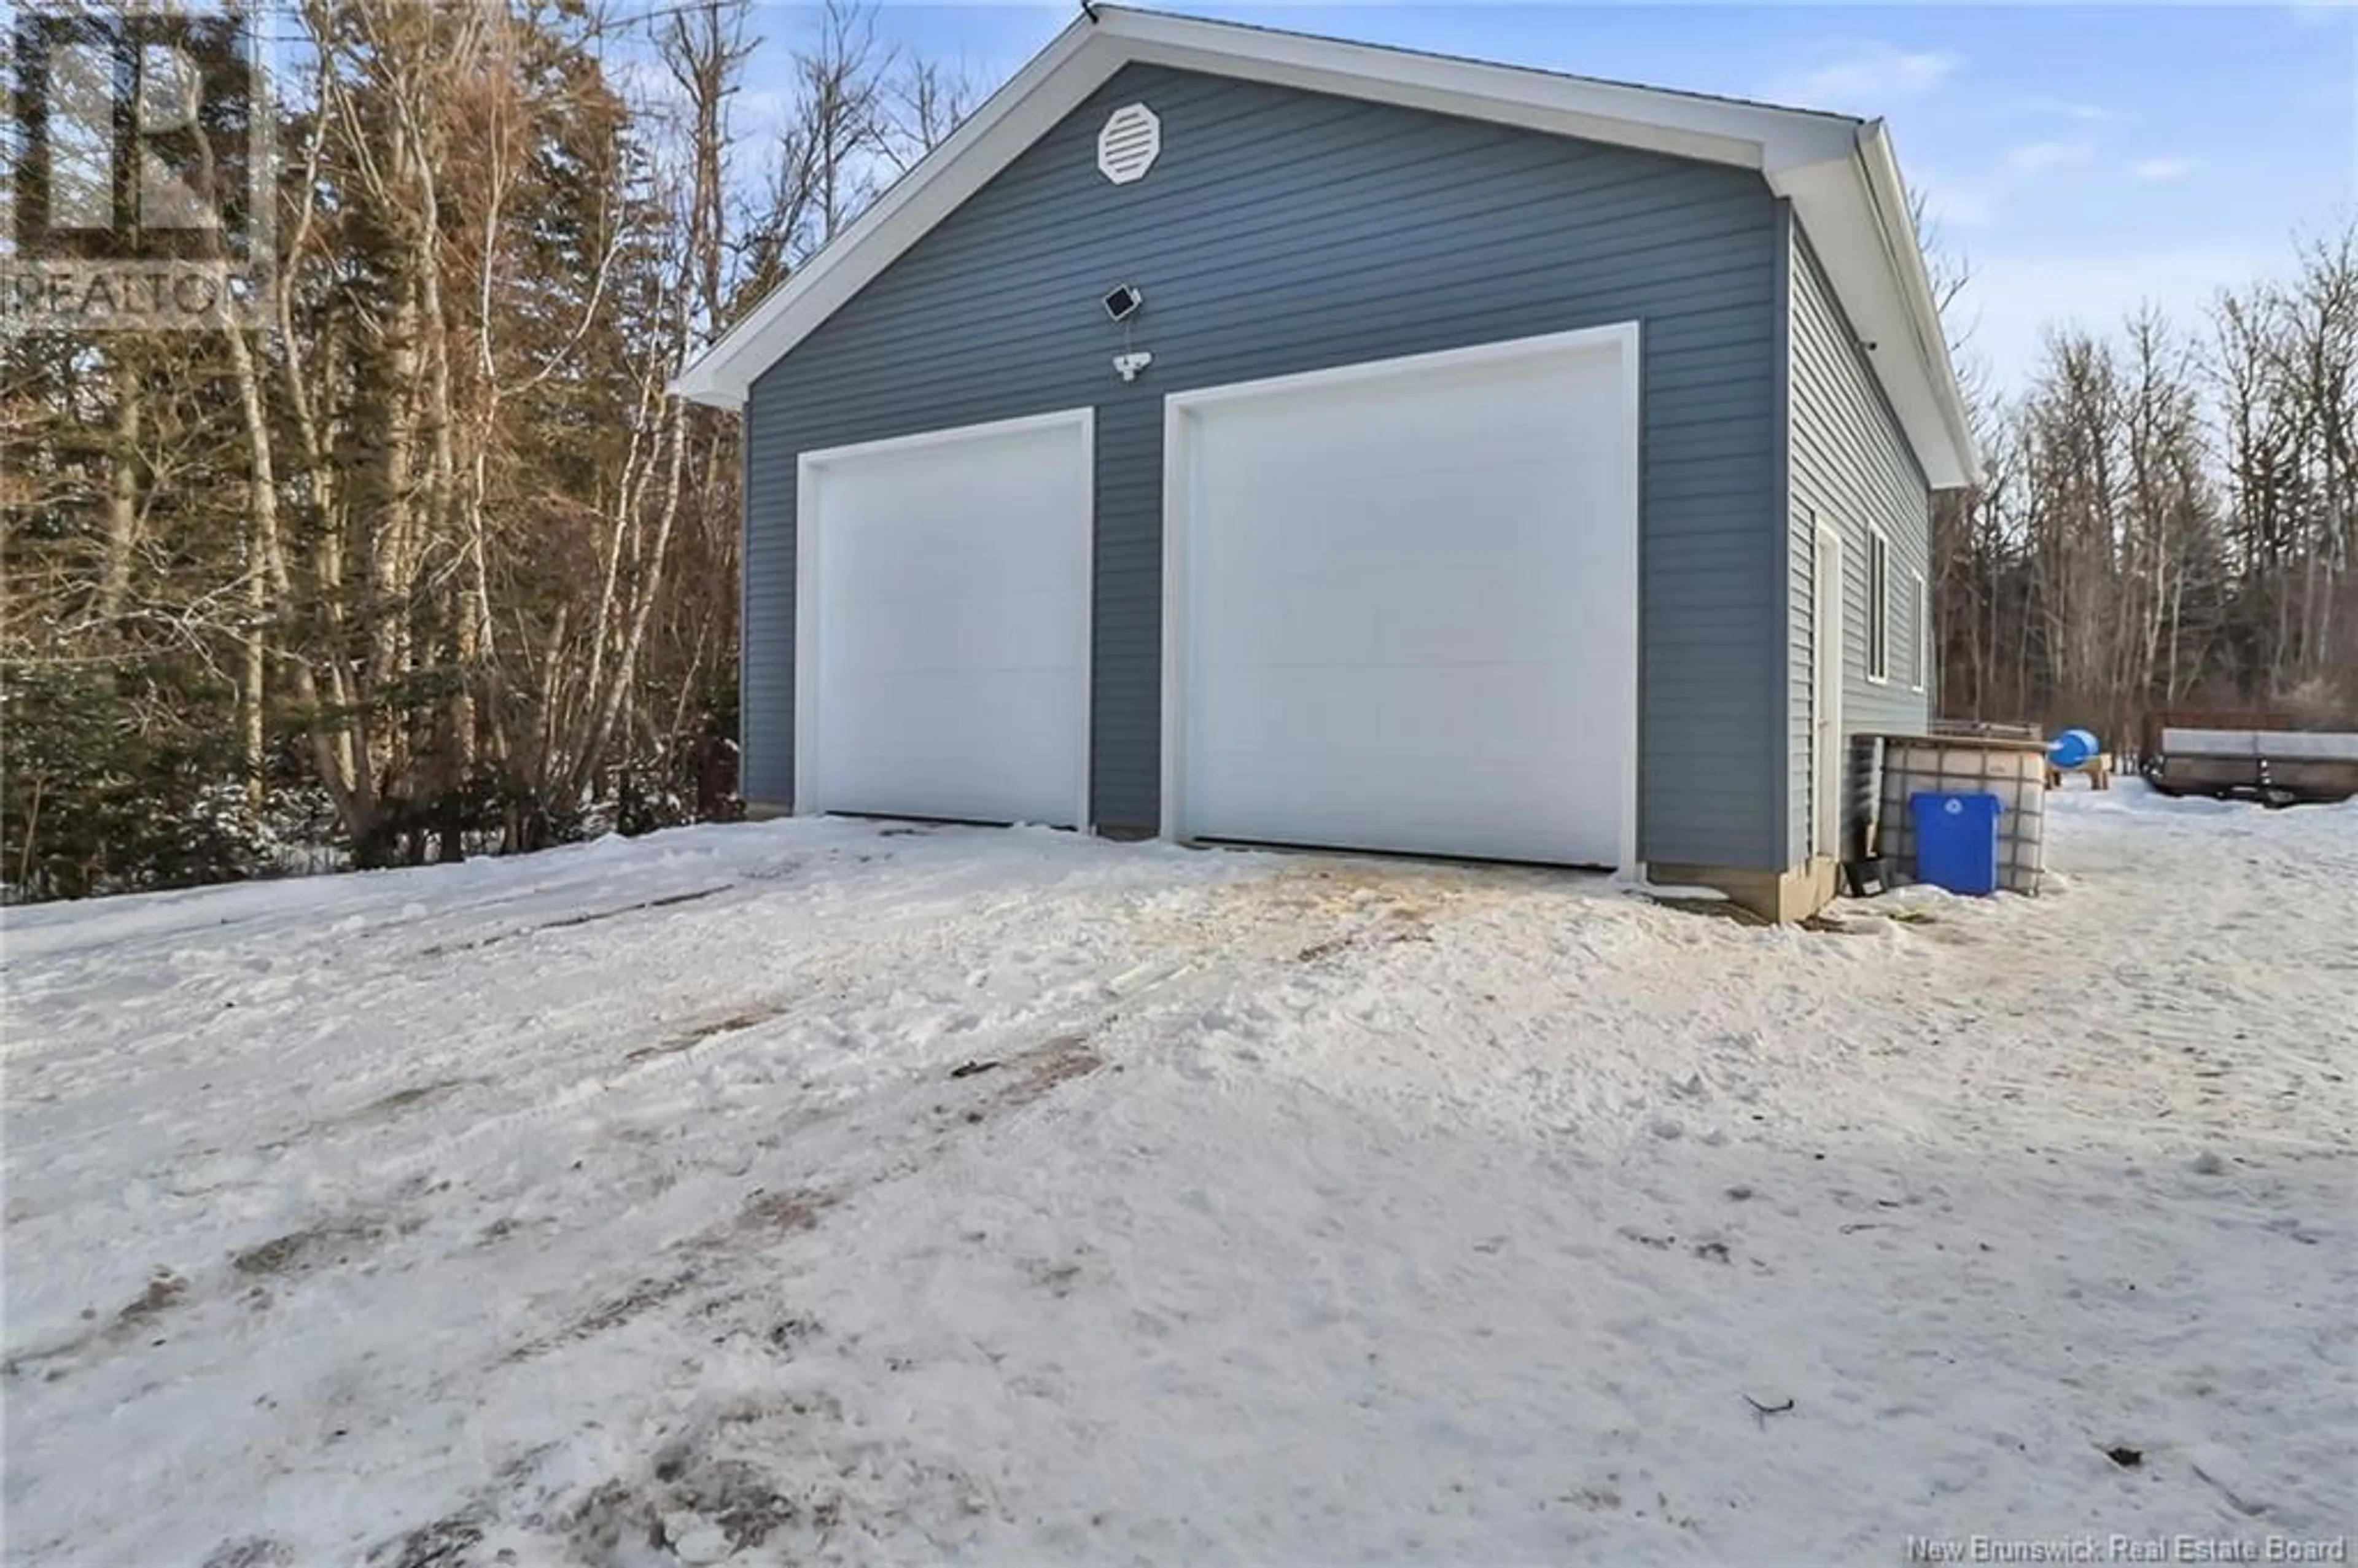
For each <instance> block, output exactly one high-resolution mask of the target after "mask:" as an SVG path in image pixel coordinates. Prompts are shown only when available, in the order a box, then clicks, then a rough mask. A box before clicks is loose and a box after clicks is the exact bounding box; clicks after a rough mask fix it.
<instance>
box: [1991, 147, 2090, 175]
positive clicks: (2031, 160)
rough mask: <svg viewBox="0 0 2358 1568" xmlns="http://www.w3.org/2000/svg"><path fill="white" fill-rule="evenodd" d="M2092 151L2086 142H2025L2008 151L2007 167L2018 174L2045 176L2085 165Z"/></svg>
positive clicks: (2007, 149)
mask: <svg viewBox="0 0 2358 1568" xmlns="http://www.w3.org/2000/svg"><path fill="white" fill-rule="evenodd" d="M2092 150H2093V149H2092V148H2090V147H2089V146H2088V144H2087V143H2085V142H2025V143H2023V144H2022V145H2021V146H2012V147H2008V148H2006V168H2010V169H2012V170H2013V171H2014V172H2015V173H2017V174H2043V173H2045V172H2046V171H2047V170H2049V169H2051V168H2065V167H2067V166H2070V165H2072V164H2082V163H2085V162H2087V161H2088V157H2089V155H2090V153H2091V152H2092Z"/></svg>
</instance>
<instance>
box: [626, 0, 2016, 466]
mask: <svg viewBox="0 0 2358 1568" xmlns="http://www.w3.org/2000/svg"><path fill="white" fill-rule="evenodd" d="M1133 63H1143V64H1152V65H1165V66H1170V67H1173V68H1174V69H1177V70H1194V71H1201V72H1205V73H1206V74H1210V75H1216V76H1228V77H1237V78H1240V79H1243V80H1247V81H1265V82H1269V83H1271V84H1273V85H1278V86H1285V87H1295V88H1300V89H1303V90H1304V91H1308V92H1327V93H1335V94H1338V95H1341V96H1345V97H1351V98H1359V99H1365V100H1369V101H1373V102H1379V103H1397V104H1400V105H1402V106H1403V107H1408V108H1416V109H1426V110H1430V111H1433V112H1434V113H1437V114H1455V115H1458V116H1461V117H1466V118H1472V119H1481V120H1488V121H1492V122H1495V123H1497V124H1511V125H1520V126H1523V127H1525V128H1528V129H1531V130H1538V131H1545V132H1550V133H1552V134H1554V135H1567V136H1579V137H1583V138H1585V139H1588V140H1592V141H1598V142H1605V143H1609V144H1614V145H1617V146H1630V147H1639V148H1642V149H1645V150H1649V151H1654V152H1661V153H1668V154H1671V155H1674V156H1677V157H1688V158H1695V159H1699V160H1702V161H1704V162H1709V163H1721V164H1730V165H1734V166H1736V167H1738V168H1753V169H1758V170H1759V171H1760V172H1761V174H1762V175H1763V176H1764V177H1765V178H1767V180H1768V185H1769V188H1770V189H1772V190H1774V191H1776V193H1777V194H1779V196H1783V197H1786V198H1788V199H1789V200H1791V202H1792V203H1793V209H1794V211H1795V212H1796V213H1797V214H1798V215H1799V216H1800V218H1801V225H1802V227H1803V228H1805V229H1806V230H1807V231H1808V232H1809V234H1810V239H1811V243H1812V246H1813V247H1814V248H1815V250H1816V252H1817V254H1818V259H1819V261H1820V262H1821V263H1822V264H1823V266H1824V268H1825V271H1826V275H1827V277H1828V279H1829V280H1830V281H1831V282H1832V284H1833V288H1834V292H1835V295H1836V296H1837V297H1839V298H1840V300H1841V301H1842V305H1843V308H1844V311H1845V312H1846V313H1847V314H1848V315H1849V317H1850V319H1851V322H1852V325H1853V326H1854V327H1855V329H1856V330H1857V331H1858V333H1859V336H1860V337H1861V338H1862V339H1863V340H1865V341H1868V342H1872V343H1874V344H1875V345H1876V347H1875V348H1874V349H1873V350H1872V351H1870V352H1869V354H1868V358H1869V360H1870V362H1872V363H1873V364H1874V365H1875V367H1876V371H1877V377H1878V379H1879V380H1880V381H1881V382H1882V384H1883V387H1884V391H1885V395H1887V397H1889V399H1890V401H1891V405H1892V408H1893V411H1894V413H1895V414H1896V415H1897V416H1898V420H1899V423H1900V426H1901V427H1902V428H1903V429H1904V430H1905V432H1906V433H1907V436H1908V438H1909V444H1910V446H1911V447H1913V448H1914V449H1915V451H1916V454H1917V458H1918V460H1919V461H1920V462H1921V463H1922V464H1923V467H1924V470H1925V474H1926V477H1927V478H1928V479H1929V480H1930V481H1931V483H1932V484H1933V486H1934V487H1935V488H1947V487H1950V486H1953V485H1959V484H1965V483H1969V482H1971V481H1973V480H1974V478H1975V477H1977V475H1978V471H1979V457H1978V454H1977V453H1976V452H1975V451H1974V444H1973V439H1972V435H1971V429H1970V425H1969V422H1968V419H1967V416H1966V414H1965V409H1964V402H1963V394H1962V393H1961V392H1960V391H1959V389H1958V386H1957V382H1956V376H1955V373H1954V371H1953V370H1952V368H1951V366H1950V363H1949V356H1948V349H1947V344H1946V340H1945V339H1944V338H1943V336H1942V330H1941V325H1940V319H1939V313H1938V310H1937V309H1936V308H1935V307H1934V305H1933V302H1932V297H1931V287H1930V285H1929V284H1928V283H1927V282H1926V281H1925V278H1924V267H1923V260H1922V256H1921V254H1920V253H1919V251H1918V249H1917V246H1916V243H1915V240H1914V237H1913V233H1912V231H1911V229H1910V227H1909V217H1908V209H1907V199H1906V195H1905V192H1904V191H1903V190H1902V189H1901V187H1900V184H1899V177H1898V166H1897V165H1896V164H1895V163H1894V162H1893V161H1892V158H1891V152H1890V142H1889V139H1888V137H1887V135H1885V133H1884V129H1883V125H1882V124H1881V122H1879V121H1859V120H1855V119H1852V118H1850V117H1849V116H1847V115H1841V114H1823V113H1818V112H1815V111H1810V110H1800V109H1782V108H1773V107H1769V106H1767V105H1763V104H1758V103H1743V102H1739V101H1736V100H1732V99H1720V98H1706V97H1701V96H1698V95H1695V94H1692V93H1683V92H1667V91H1663V90H1660V89H1656V88H1648V87H1633V86H1628V85H1626V84H1623V83H1619V82H1607V81H1590V80H1587V79H1585V78H1581V77H1569V76H1558V75H1554V74H1552V73H1549V72H1546V71H1539V70H1526V69H1523V68H1520V67H1515V66H1502V65H1490V64H1485V63H1481V62H1478V61H1473V60H1464V59H1450V58H1446V57H1443V56H1437V55H1425V54H1415V53H1411V52H1408V51H1405V50H1401V49H1387V48H1382V47H1379V46H1376V45H1370V44H1354V43H1345V42H1339V41H1336V40H1334V39H1328V38H1312V37H1307V36H1304V35H1302V34H1296V33H1286V32H1276V31H1271V30H1269V29H1265V28H1259V27H1242V26H1238V25H1236V24H1233V23H1224V22H1205V21H1198V20H1195V19H1194V18H1191V17H1184V16H1163V15H1159V14H1157V13H1154V12H1149V11H1132V10H1126V9H1121V8H1119V7H1115V6H1109V5H1099V6H1098V20H1097V21H1095V22H1091V21H1089V20H1087V18H1086V17H1084V18H1081V19H1078V20H1076V21H1075V22H1073V23H1072V24H1071V25H1070V26H1069V27H1066V28H1065V30H1064V31H1063V32H1062V33H1060V34H1058V35H1057V36H1056V38H1055V39H1054V40H1053V41H1052V42H1050V43H1049V45H1048V47H1047V48H1046V49H1043V50H1041V51H1040V53H1039V54H1037V55H1035V56H1033V59H1031V60H1030V61H1029V62H1028V63H1027V64H1026V65H1025V66H1024V67H1023V68H1022V70H1019V71H1017V72H1016V73H1015V75H1014V76H1013V77H1011V79H1010V80H1009V81H1007V82H1006V84H1005V85H1003V86H1001V88H1000V89H999V91H998V92H994V93H992V94H991V96H990V98H989V99H988V100H986V101H985V102H984V103H983V104H982V106H981V107H980V108H979V109H978V110H977V111H976V112H975V114H974V115H973V116H972V117H971V118H970V119H968V121H967V123H966V124H963V125H961V126H960V127H959V128H958V129H957V132H956V133H955V134H953V135H951V136H950V137H949V138H948V139H947V140H946V141H945V142H943V143H942V145H941V146H938V147H936V148H935V149H934V151H933V152H931V153H930V154H928V155H926V157H925V158H923V159H922V160H920V161H919V162H918V164H917V165H916V167H915V168H912V169H911V170H910V171H909V172H908V173H907V174H906V175H904V176H903V177H902V178H901V179H900V180H898V181H897V182H895V183H894V184H893V186H892V188H891V189H889V190H887V191H886V192H885V193H884V195H883V196H882V198H880V199H879V200H877V201H876V202H875V203H874V205H872V206H871V207H870V209H869V210H868V211H867V212H866V213H864V214H863V215H862V216H861V217H860V220H859V221H858V222H855V223H853V224H852V225H851V227H850V228H849V229H847V230H845V231H844V232H843V233H842V234H840V235H838V237H837V238H836V239H835V240H834V241H833V242H831V243H829V244H827V246H826V247H825V248H824V249H823V250H821V251H820V252H819V254H817V255H816V256H813V257H812V258H811V259H810V260H809V261H808V262H806V264H805V265H804V266H803V268H802V270H801V271H799V272H797V273H796V274H795V276H793V277H792V278H790V279H788V280H787V281H786V282H785V283H784V285H782V286H781V287H779V288H777V289H776V290H775V291H774V292H773V293H772V294H771V295H770V296H769V297H767V298H765V299H763V301H762V302H761V303H760V304H759V305H757V306H756V307H754V308H753V309H752V311H751V312H749V313H748V314H747V315H746V317H745V318H744V319H742V320H741V321H740V322H739V323H738V324H737V325H736V326H735V327H734V328H732V329H731V330H730V331H729V333H728V334H727V335H726V336H724V337H723V338H722V339H721V340H720V341H719V342H718V343H716V344H714V345H713V346H712V347H711V348H710V349H708V350H707V351H705V352H704V353H703V354H702V355H701V356H699V357H698V359H697V360H696V361H694V362H692V363H690V364H689V365H688V366H687V368H686V369H685V370H684V371H683V372H682V373H681V374H680V377H679V379H678V381H677V382H676V384H674V387H673V390H674V391H675V392H676V393H677V394H678V395H681V396H684V397H688V398H692V399H694V400H696V401H698V402H701V403H709V404H713V405H716V406H722V407H730V408H734V407H741V406H743V404H744V400H745V395H746V392H747V390H748V389H749V388H750V387H751V386H752V382H753V379H754V378H755V377H756V376H758V375H760V374H761V373H763V371H765V370H767V369H768V368H769V367H770V366H771V365H773V364H774V363H776V362H778V361H779V360H780V359H781V358H783V357H784V355H785V354H786V353H787V352H789V351H791V350H792V349H793V348H794V347H795V344H797V343H799V342H801V341H802V340H803V339H804V338H805V337H806V336H808V335H809V334H810V333H811V332H812V331H814V330H817V327H818V325H819V324H820V323H821V322H823V321H825V320H826V319H827V318H828V317H829V316H831V315H833V314H834V313H835V311H836V310H837V309H838V308H840V307H841V306H842V305H843V304H844V303H845V302H846V301H848V300H849V299H850V297H852V296H853V295H854V294H856V293H858V292H859V290H860V288H861V287H864V286H865V285H866V284H867V283H868V282H869V281H870V280H871V278H873V277H875V276H877V275H878V274H879V273H881V272H882V271H883V270H884V268H885V267H886V266H888V265H891V264H892V261H893V260H894V259H895V258H897V257H898V256H899V255H900V254H902V253H903V252H904V251H906V250H907V249H908V248H909V247H910V246H911V245H913V244H914V243H916V242H917V240H918V239H919V238H921V237H922V236H923V235H924V234H925V232H927V231H928V230H930V229H932V228H933V226H934V225H935V224H936V223H938V222H941V221H942V220H943V219H944V218H946V217H947V216H948V215H949V213H950V212H952V211H955V210H956V209H957V206H958V205H959V204H960V203H962V202H963V201H965V200H966V199H967V198H968V197H969V196H971V195H973V194H974V192H976V191H977V190H979V189H981V188H982V186H983V185H984V183H985V182H987V181H988V180H989V179H990V178H991V176H993V175H995V174H997V173H998V172H999V171H1000V170H1001V169H1002V168H1005V167H1006V166H1007V165H1008V164H1010V163H1011V162H1013V161H1014V159H1015V158H1016V157H1018V156H1019V155H1021V154H1022V152H1023V150H1024V149H1025V148H1027V147H1029V146H1032V144H1033V143H1034V142H1035V141H1037V140H1038V139H1039V138H1040V137H1041V136H1043V135H1045V134H1046V133H1047V132H1048V131H1049V130H1050V129H1051V128H1052V127H1053V126H1055V124H1056V123H1057V122H1058V121H1060V120H1062V119H1063V118H1064V117H1065V115H1066V114H1070V113H1072V112H1073V111H1074V110H1075V109H1076V108H1078V107H1079V106H1080V105H1081V104H1082V103H1084V102H1085V101H1086V100H1087V98H1088V96H1089V95H1090V94H1091V93H1092V92H1096V91H1097V90H1098V88H1099V87H1101V86H1103V85H1104V84H1105V82H1106V81H1109V80H1110V79H1111V78H1112V76H1113V75H1114V73H1115V72H1116V71H1118V70H1120V69H1121V68H1122V67H1124V66H1126V65H1130V64H1133ZM1141 107H1142V105H1141ZM1158 137H1159V126H1158ZM1100 153H1101V154H1102V147H1101V148H1100ZM1140 172H1141V173H1142V172H1143V170H1141V171H1140Z"/></svg>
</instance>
